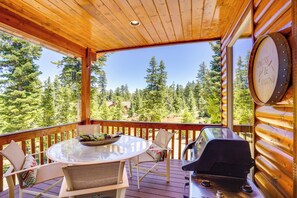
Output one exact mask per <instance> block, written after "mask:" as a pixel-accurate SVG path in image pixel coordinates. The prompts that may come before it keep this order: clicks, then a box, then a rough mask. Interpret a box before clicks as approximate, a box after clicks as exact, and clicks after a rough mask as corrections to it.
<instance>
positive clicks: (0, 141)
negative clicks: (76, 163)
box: [0, 122, 81, 145]
mask: <svg viewBox="0 0 297 198" xmlns="http://www.w3.org/2000/svg"><path fill="white" fill-rule="evenodd" d="M80 123H81V122H73V123H67V124H62V125H57V126H50V127H44V128H36V129H29V130H23V131H17V132H11V133H5V134H1V135H0V145H4V144H9V143H10V142H11V140H14V141H23V140H27V139H32V138H37V137H41V136H46V135H50V134H53V133H56V132H57V131H58V132H59V131H66V130H72V129H73V128H74V127H75V126H76V125H78V124H80Z"/></svg>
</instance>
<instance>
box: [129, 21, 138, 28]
mask: <svg viewBox="0 0 297 198" xmlns="http://www.w3.org/2000/svg"><path fill="white" fill-rule="evenodd" d="M130 25H132V26H133V27H136V26H139V25H140V22H139V21H136V20H135V21H130Z"/></svg>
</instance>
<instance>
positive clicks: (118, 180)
mask: <svg viewBox="0 0 297 198" xmlns="http://www.w3.org/2000/svg"><path fill="white" fill-rule="evenodd" d="M76 132H77V136H76V137H75V138H72V139H69V140H64V141H61V142H59V143H57V144H54V145H52V146H51V147H49V148H48V149H47V151H46V156H47V158H48V161H51V162H50V163H47V164H44V165H37V162H36V159H35V158H34V156H33V155H31V154H29V155H26V156H25V154H24V152H23V151H22V149H21V147H19V145H18V144H17V143H16V142H14V141H11V143H10V144H9V145H8V146H7V147H6V148H5V149H3V150H2V151H1V154H2V155H3V156H4V157H5V158H7V159H8V160H9V162H10V163H11V167H10V168H9V169H8V171H7V172H6V173H5V174H4V177H5V178H6V179H7V184H8V187H9V197H14V196H15V195H14V194H15V191H17V192H18V194H19V197H27V196H26V195H24V194H31V195H35V196H37V197H38V196H45V197H57V192H55V191H54V192H52V194H49V192H50V191H52V188H54V187H56V186H58V187H60V192H59V197H74V196H80V195H83V196H85V197H102V196H103V197H125V194H126V189H127V188H128V187H129V180H128V175H127V170H126V169H127V168H128V169H129V175H130V182H131V181H132V179H131V178H132V175H134V176H136V183H137V189H140V182H141V180H142V179H143V178H144V177H145V176H146V175H147V174H148V173H156V174H158V175H163V176H165V177H166V182H168V183H169V181H170V155H171V149H170V148H169V147H168V143H169V142H170V141H171V140H172V138H173V135H174V134H172V133H170V132H167V131H165V130H163V129H160V130H159V131H158V133H157V135H156V137H155V139H154V141H153V143H149V142H148V141H146V140H145V139H142V138H139V137H134V136H129V135H123V134H115V135H109V134H105V138H104V135H103V138H101V137H102V134H103V133H100V125H78V126H77V129H76ZM165 156H166V163H165V164H166V165H165V167H166V168H165V169H166V170H165V171H164V170H163V173H161V172H158V171H156V170H155V167H156V166H157V165H158V163H159V162H161V161H164V159H165ZM125 163H126V164H128V166H125ZM142 163H143V164H145V163H146V164H148V163H149V164H150V165H152V167H148V165H146V166H145V167H142V166H141V167H140V165H141V164H142ZM132 168H135V169H136V171H132ZM161 169H163V168H161ZM140 170H143V171H141V172H142V173H143V174H142V176H141V177H140ZM15 177H16V178H17V179H18V184H19V185H18V188H16V189H15V185H14V178H15ZM49 180H53V183H52V184H51V185H50V186H49V187H47V188H45V189H44V190H43V191H41V192H40V191H39V192H38V191H37V192H36V191H34V188H35V185H38V184H42V185H47V184H44V182H47V181H49ZM28 189H30V190H28Z"/></svg>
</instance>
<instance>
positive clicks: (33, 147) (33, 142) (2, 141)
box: [0, 122, 80, 192]
mask: <svg viewBox="0 0 297 198" xmlns="http://www.w3.org/2000/svg"><path fill="white" fill-rule="evenodd" d="M78 124H80V123H79V122H77V123H70V124H64V125H59V126H53V127H46V128H39V129H32V130H26V131H19V132H14V133H7V134H2V135H0V150H2V149H3V148H4V147H5V146H6V145H7V144H9V143H10V142H11V140H14V141H15V142H17V143H19V144H20V146H21V148H22V150H23V151H24V153H25V154H27V153H31V154H36V153H39V155H35V156H36V157H37V161H38V162H39V163H40V164H43V163H44V162H45V161H46V159H45V158H46V156H45V154H44V152H43V151H45V150H46V149H47V148H48V147H50V146H51V145H52V144H55V143H57V142H60V141H63V140H66V139H69V138H72V137H74V136H75V132H76V126H77V125H78ZM8 164H9V163H8V162H7V160H5V163H4V160H3V157H2V155H0V170H3V171H5V170H6V169H7V168H8V167H5V166H7V165H8ZM3 183H4V182H3V178H2V177H1V179H0V192H2V191H3V186H4V185H3Z"/></svg>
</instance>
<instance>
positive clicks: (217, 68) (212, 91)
mask: <svg viewBox="0 0 297 198" xmlns="http://www.w3.org/2000/svg"><path fill="white" fill-rule="evenodd" d="M210 46H211V48H212V50H213V51H214V55H213V56H212V58H213V59H212V60H211V62H210V71H209V72H208V73H207V75H206V79H207V82H206V88H207V93H208V94H207V96H206V102H207V105H206V110H207V113H208V114H209V115H210V122H211V123H220V121H221V117H220V116H221V112H220V105H221V95H220V94H221V50H220V46H221V45H220V41H216V42H215V43H210Z"/></svg>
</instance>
